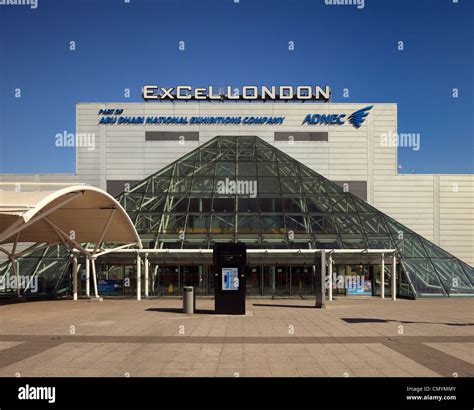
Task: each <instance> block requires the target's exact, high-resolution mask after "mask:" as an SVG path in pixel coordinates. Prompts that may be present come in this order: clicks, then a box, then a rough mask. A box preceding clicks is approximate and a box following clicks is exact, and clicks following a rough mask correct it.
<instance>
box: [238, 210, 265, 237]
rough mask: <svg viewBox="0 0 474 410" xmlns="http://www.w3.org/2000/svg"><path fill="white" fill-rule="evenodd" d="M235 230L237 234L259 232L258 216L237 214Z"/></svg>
mask: <svg viewBox="0 0 474 410" xmlns="http://www.w3.org/2000/svg"><path fill="white" fill-rule="evenodd" d="M237 232H238V233H239V234H246V233H253V234H260V216H259V215H249V214H237Z"/></svg>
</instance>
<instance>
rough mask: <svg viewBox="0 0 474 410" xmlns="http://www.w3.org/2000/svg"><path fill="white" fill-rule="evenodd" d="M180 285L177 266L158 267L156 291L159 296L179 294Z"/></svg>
mask: <svg viewBox="0 0 474 410" xmlns="http://www.w3.org/2000/svg"><path fill="white" fill-rule="evenodd" d="M180 285H181V284H180V277H179V267H178V266H160V267H159V268H158V293H159V295H160V296H177V295H179V294H180Z"/></svg>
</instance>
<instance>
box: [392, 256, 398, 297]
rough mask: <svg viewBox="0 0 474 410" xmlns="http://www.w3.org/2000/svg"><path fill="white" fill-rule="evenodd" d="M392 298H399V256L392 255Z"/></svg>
mask: <svg viewBox="0 0 474 410" xmlns="http://www.w3.org/2000/svg"><path fill="white" fill-rule="evenodd" d="M392 300H397V256H396V255H395V254H393V256H392Z"/></svg>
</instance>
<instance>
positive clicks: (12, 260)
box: [7, 257, 21, 297]
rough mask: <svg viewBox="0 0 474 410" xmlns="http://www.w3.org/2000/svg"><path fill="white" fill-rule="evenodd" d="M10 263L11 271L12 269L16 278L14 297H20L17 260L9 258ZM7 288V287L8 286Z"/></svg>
mask: <svg viewBox="0 0 474 410" xmlns="http://www.w3.org/2000/svg"><path fill="white" fill-rule="evenodd" d="M10 261H11V263H12V269H13V276H15V278H16V295H17V296H18V297H20V296H21V295H20V273H19V269H18V264H17V260H16V259H15V258H14V257H11V258H10ZM7 283H8V284H9V283H10V277H8V282H7ZM8 286H9V285H8Z"/></svg>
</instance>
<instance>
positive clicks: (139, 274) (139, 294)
mask: <svg viewBox="0 0 474 410" xmlns="http://www.w3.org/2000/svg"><path fill="white" fill-rule="evenodd" d="M137 300H142V260H141V258H140V254H139V253H138V252H137Z"/></svg>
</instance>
